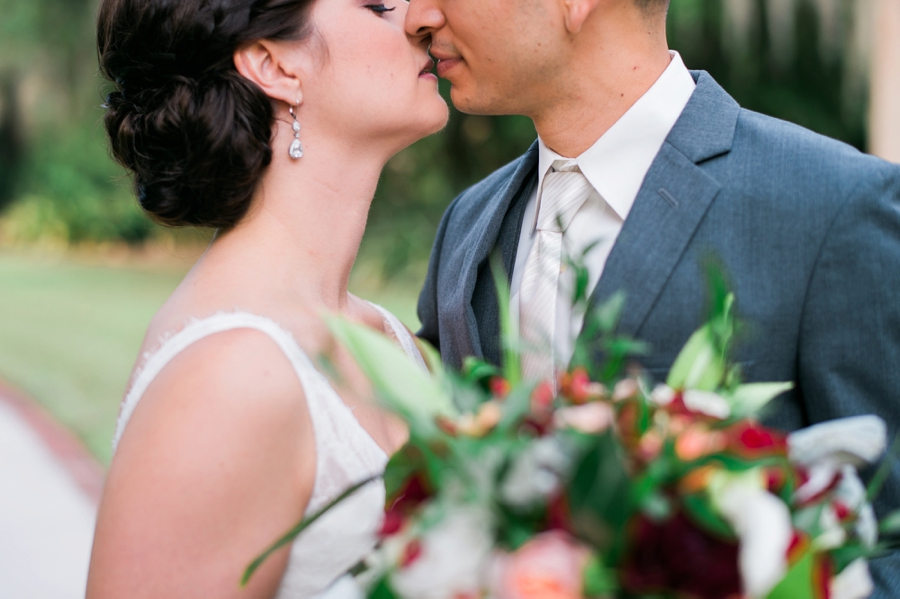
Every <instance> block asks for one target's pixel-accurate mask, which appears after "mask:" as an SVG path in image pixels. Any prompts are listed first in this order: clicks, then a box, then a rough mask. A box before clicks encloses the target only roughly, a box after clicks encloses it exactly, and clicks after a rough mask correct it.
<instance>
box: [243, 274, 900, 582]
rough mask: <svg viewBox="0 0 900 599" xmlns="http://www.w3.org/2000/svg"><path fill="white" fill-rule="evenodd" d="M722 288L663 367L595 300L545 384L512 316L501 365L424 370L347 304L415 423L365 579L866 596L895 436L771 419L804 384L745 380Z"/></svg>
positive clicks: (615, 307)
mask: <svg viewBox="0 0 900 599" xmlns="http://www.w3.org/2000/svg"><path fill="white" fill-rule="evenodd" d="M499 293H500V305H501V306H505V305H507V304H506V301H505V300H506V298H505V294H504V290H503V289H500V290H499ZM713 295H714V296H715V299H714V301H713V302H712V304H713V309H712V316H711V318H710V319H709V321H708V322H707V324H706V325H705V326H704V327H703V328H701V329H700V330H698V331H697V332H696V333H695V334H694V335H693V336H692V337H691V338H690V340H689V341H688V343H687V344H686V346H685V347H684V349H683V350H682V351H681V353H680V355H679V356H678V358H677V360H676V361H675V363H674V365H673V367H672V369H671V372H670V374H669V377H668V379H667V381H666V382H665V383H663V384H654V383H653V381H651V379H650V378H649V377H648V376H647V375H646V374H645V373H644V372H642V371H641V370H640V369H639V368H635V367H623V365H625V364H626V363H627V358H628V356H629V355H630V354H632V353H633V352H635V351H639V350H641V345H640V344H639V343H637V342H635V341H633V340H631V339H626V338H622V337H617V336H616V335H615V334H614V329H615V323H616V321H617V319H618V314H619V312H620V310H621V307H622V302H623V299H622V298H621V297H617V298H614V299H613V300H612V301H611V302H610V303H608V304H607V305H605V306H603V307H601V308H600V309H598V310H595V311H592V312H590V313H589V314H588V319H587V321H586V322H587V325H586V327H585V334H584V335H583V339H591V340H595V341H594V342H593V343H592V344H589V343H587V342H581V341H580V342H579V344H578V349H577V350H576V353H575V358H574V359H573V362H572V363H573V367H572V368H571V369H570V370H568V371H567V372H562V373H560V374H559V376H558V377H557V378H556V379H555V380H548V381H540V382H536V383H535V382H529V381H524V380H522V377H521V375H520V372H519V366H518V364H519V360H518V341H517V339H516V337H515V333H514V327H512V326H510V323H509V317H508V314H505V313H504V314H503V315H502V316H503V322H504V339H505V341H504V342H505V347H506V356H505V366H504V368H503V369H502V370H501V369H498V368H495V367H493V366H491V365H489V364H487V363H484V362H481V361H477V360H470V361H469V362H467V364H466V366H465V368H464V369H463V371H462V372H461V373H455V372H447V371H445V370H444V369H443V368H442V366H441V364H440V360H439V358H438V356H437V354H436V353H435V352H434V351H433V350H427V353H428V362H429V366H430V368H431V372H430V373H427V372H424V371H423V370H421V369H419V368H417V367H416V366H415V365H413V364H412V363H411V362H410V361H409V360H408V359H407V358H406V356H405V355H403V354H402V352H400V351H399V350H398V349H396V348H395V347H394V346H393V345H392V344H391V342H390V341H389V340H386V339H385V338H383V337H381V336H380V335H378V334H376V333H374V332H373V331H371V330H369V329H366V328H364V327H361V326H358V325H354V324H352V323H349V322H346V321H343V320H333V321H331V323H330V324H331V328H332V330H333V331H334V333H335V335H336V336H337V337H338V339H339V340H340V341H341V342H342V343H343V344H344V345H345V346H346V347H347V348H348V349H349V350H350V351H351V353H352V354H353V355H354V357H355V358H356V360H357V361H358V363H359V365H360V366H361V367H362V369H363V370H364V371H365V373H366V374H367V376H368V377H369V378H370V379H371V381H372V383H373V385H374V387H375V389H376V391H377V392H378V394H379V396H380V397H381V398H382V399H383V400H384V402H385V403H386V405H388V406H389V407H390V408H391V409H393V410H394V411H396V412H397V413H398V414H400V415H401V416H402V417H403V418H404V419H405V420H406V422H407V423H408V425H409V428H410V439H409V442H408V443H407V444H406V445H405V446H404V447H403V448H402V449H401V450H400V451H399V452H398V453H397V454H396V455H394V456H393V458H392V459H391V460H390V462H389V464H388V466H387V470H386V472H385V474H384V481H385V486H386V491H387V497H388V500H387V505H386V508H385V517H384V524H383V526H382V529H381V532H380V540H379V543H378V546H377V547H376V549H375V550H374V551H373V552H372V554H371V555H369V556H368V557H367V558H366V559H365V560H364V562H363V563H362V564H360V566H358V567H357V568H356V569H355V570H354V573H355V574H356V575H357V580H358V581H359V582H360V584H361V585H362V586H363V588H364V589H365V592H366V593H368V596H369V597H371V598H378V599H389V598H409V599H412V598H415V599H422V598H426V599H427V598H434V599H444V598H447V599H462V598H472V599H474V598H493V599H530V598H546V599H564V598H565V599H576V598H582V597H598V598H599V597H696V598H701V599H706V598H709V599H713V598H717V599H726V598H733V599H737V598H770V599H782V598H784V599H807V598H808V599H813V598H816V599H818V598H828V597H830V598H832V599H851V598H861V597H866V596H868V595H869V594H870V593H871V592H872V590H873V586H872V581H871V579H870V577H869V572H868V566H867V561H866V560H867V558H869V557H871V556H874V555H877V554H878V553H879V552H883V551H885V550H887V549H890V548H892V547H893V546H894V545H895V540H896V538H895V537H896V535H897V533H898V532H900V513H898V514H895V515H893V516H891V517H889V518H887V519H886V520H885V521H884V522H882V523H881V525H880V526H879V523H878V522H877V521H876V519H875V515H874V512H873V510H872V507H871V504H870V501H871V499H872V496H873V495H874V494H875V493H877V491H878V489H879V487H880V485H881V484H882V483H883V482H884V480H885V478H886V476H887V473H888V468H889V464H888V463H887V462H888V460H885V463H884V464H882V468H881V469H880V470H879V471H878V473H877V474H876V475H875V477H874V479H873V480H872V483H871V484H870V486H869V488H868V489H866V487H865V486H864V485H863V483H862V482H861V480H860V478H859V476H858V474H857V468H859V467H861V466H863V465H867V464H871V463H874V462H875V461H877V460H878V459H879V458H880V457H881V455H882V453H883V452H884V450H885V445H886V427H885V424H884V422H883V421H882V420H881V419H879V418H877V417H875V416H863V417H857V418H848V419H844V420H838V421H833V422H827V423H823V424H819V425H816V426H813V427H811V428H808V429H805V430H801V431H798V432H795V433H792V434H789V435H788V434H784V433H782V432H779V431H777V430H773V429H770V428H767V427H765V426H763V425H762V424H760V422H759V419H758V418H759V415H760V414H761V412H762V411H763V410H764V408H765V406H766V404H767V403H768V402H769V401H770V400H772V399H773V398H775V397H776V396H778V395H779V394H781V393H783V392H785V391H786V390H788V389H790V387H791V384H785V383H755V384H742V383H741V376H740V371H739V370H738V368H736V367H734V366H732V365H731V364H730V363H729V361H728V355H729V348H730V344H731V339H732V337H733V335H734V329H735V326H736V322H735V319H734V317H733V314H732V304H733V297H732V296H731V295H729V294H727V293H724V292H720V293H718V294H713ZM576 299H577V298H576ZM597 350H602V353H603V355H604V356H605V359H603V360H598V359H597V358H595V357H594V356H596V355H598V354H597ZM352 491H353V490H352V489H351V490H350V491H348V493H347V494H349V493H350V492H352ZM345 495H346V494H345ZM340 499H341V498H339V499H338V501H339V500H340ZM325 509H326V510H327V509H328V508H325ZM315 517H317V516H313V519H314V518H315ZM305 525H306V523H301V524H300V525H299V526H298V527H297V528H296V529H295V530H294V531H292V532H291V533H290V534H288V535H286V536H285V538H284V539H282V541H281V543H282V544H283V543H286V542H289V541H290V540H291V539H292V538H293V536H295V535H296V534H298V533H299V532H300V531H301V530H302V529H303V528H304V527H305ZM879 529H880V530H879ZM248 573H249V571H248Z"/></svg>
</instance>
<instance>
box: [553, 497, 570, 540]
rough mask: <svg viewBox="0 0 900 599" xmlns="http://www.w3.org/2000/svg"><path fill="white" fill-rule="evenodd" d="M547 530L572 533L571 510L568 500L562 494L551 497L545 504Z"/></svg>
mask: <svg viewBox="0 0 900 599" xmlns="http://www.w3.org/2000/svg"><path fill="white" fill-rule="evenodd" d="M547 530H565V531H567V532H572V510H571V509H570V507H569V499H568V498H567V497H566V496H565V495H564V494H562V493H558V494H557V495H555V496H553V497H551V498H550V500H549V501H548V502H547Z"/></svg>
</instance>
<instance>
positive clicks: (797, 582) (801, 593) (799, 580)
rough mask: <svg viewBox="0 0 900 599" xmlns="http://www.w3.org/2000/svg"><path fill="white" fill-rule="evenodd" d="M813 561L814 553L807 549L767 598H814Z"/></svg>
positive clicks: (814, 564)
mask: <svg viewBox="0 0 900 599" xmlns="http://www.w3.org/2000/svg"><path fill="white" fill-rule="evenodd" d="M815 562H816V560H815V554H814V553H813V552H812V551H807V552H806V553H805V554H804V555H803V557H801V558H800V559H799V560H798V561H797V562H796V563H794V565H793V566H791V567H790V569H789V570H788V573H787V574H786V575H785V577H784V578H782V579H781V582H779V583H778V584H777V585H775V588H774V589H772V592H770V593H769V595H768V599H816V593H815V592H814V589H813V581H814V578H813V575H814V570H815V566H816V563H815Z"/></svg>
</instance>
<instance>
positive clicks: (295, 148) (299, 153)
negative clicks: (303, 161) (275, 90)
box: [288, 106, 303, 160]
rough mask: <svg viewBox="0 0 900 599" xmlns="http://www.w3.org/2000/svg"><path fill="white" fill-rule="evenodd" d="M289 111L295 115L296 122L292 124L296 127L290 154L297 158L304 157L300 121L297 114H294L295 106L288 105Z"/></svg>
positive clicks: (289, 150)
mask: <svg viewBox="0 0 900 599" xmlns="http://www.w3.org/2000/svg"><path fill="white" fill-rule="evenodd" d="M288 111H290V113H291V116H292V117H294V124H293V125H292V127H293V128H294V141H292V142H291V147H290V148H288V155H289V156H290V157H291V158H293V159H294V160H297V159H299V158H302V157H303V144H301V143H300V121H298V120H297V115H296V114H294V107H293V106H290V107H288Z"/></svg>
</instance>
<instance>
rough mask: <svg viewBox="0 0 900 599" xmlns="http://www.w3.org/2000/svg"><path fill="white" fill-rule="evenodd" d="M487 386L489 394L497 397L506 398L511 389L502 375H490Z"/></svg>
mask: <svg viewBox="0 0 900 599" xmlns="http://www.w3.org/2000/svg"><path fill="white" fill-rule="evenodd" d="M488 386H489V387H490V390H491V395H493V396H494V397H496V398H497V399H506V396H507V395H509V392H510V391H512V385H510V384H509V381H507V380H506V379H505V378H503V377H502V376H492V377H491V380H490V382H489V383H488Z"/></svg>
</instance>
